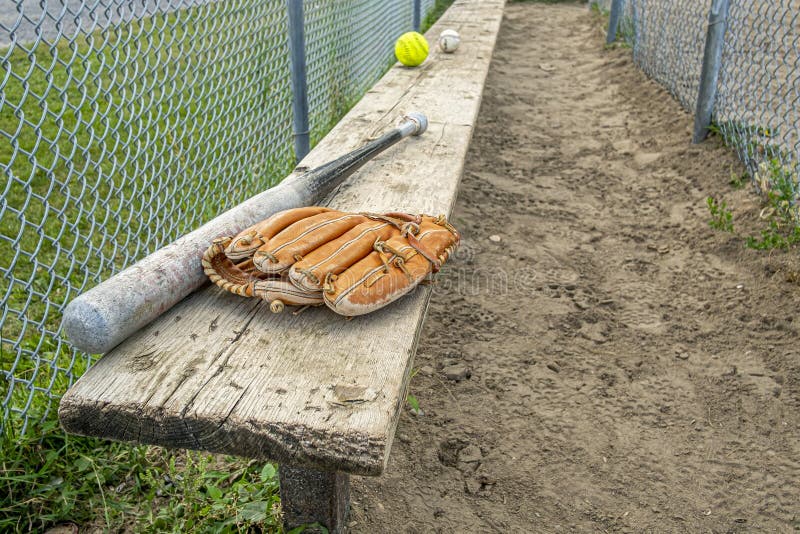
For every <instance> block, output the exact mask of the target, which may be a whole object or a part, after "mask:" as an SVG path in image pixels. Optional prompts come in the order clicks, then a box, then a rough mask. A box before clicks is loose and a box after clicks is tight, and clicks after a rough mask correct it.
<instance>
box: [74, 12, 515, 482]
mask: <svg viewBox="0 0 800 534" xmlns="http://www.w3.org/2000/svg"><path fill="white" fill-rule="evenodd" d="M502 8H503V1H502V0H493V1H481V2H477V1H475V2H466V1H460V2H457V3H456V4H455V5H454V6H453V7H452V8H451V9H450V10H449V11H448V12H447V13H446V14H445V16H444V17H443V18H442V19H441V20H440V21H439V23H438V24H437V25H436V26H434V27H433V28H432V29H431V30H430V31H429V35H428V37H429V40H430V41H431V42H432V44H433V43H434V42H435V38H436V36H438V34H439V32H440V31H441V30H442V29H444V28H446V27H454V28H456V29H458V30H459V32H460V33H461V35H462V46H461V48H460V49H459V51H458V52H457V53H456V54H452V55H447V56H445V55H444V54H441V53H439V52H438V51H434V52H433V53H432V57H431V59H429V61H428V63H426V64H425V66H424V67H422V68H419V69H406V68H401V67H396V68H393V69H392V70H391V71H390V72H389V73H388V74H387V75H386V76H385V77H384V78H383V79H382V80H381V81H380V82H379V83H378V84H377V85H376V86H375V87H374V88H373V89H372V90H371V91H370V92H369V93H368V94H367V95H366V96H365V97H364V99H362V100H361V102H359V104H357V105H356V107H354V108H353V110H351V111H350V113H348V115H347V116H346V117H345V118H344V119H343V120H342V121H341V122H340V123H339V125H337V127H336V128H334V130H333V131H332V132H331V133H330V134H329V135H328V136H327V137H326V138H325V139H324V140H323V141H322V142H321V143H320V144H319V145H318V146H317V147H316V148H315V149H314V150H313V151H312V152H311V153H310V154H309V155H308V157H306V159H305V160H304V161H303V165H306V166H308V167H314V166H317V165H319V164H321V163H323V162H325V161H328V160H330V159H332V158H333V157H335V156H337V155H339V154H341V153H344V152H346V151H348V150H351V149H353V148H355V147H356V146H358V145H360V144H361V143H363V142H364V141H365V140H366V139H368V138H370V137H372V136H374V135H376V134H378V133H379V132H380V131H382V130H384V129H385V128H386V127H387V126H389V125H391V124H392V123H393V122H394V121H395V120H396V119H397V117H398V116H399V115H400V114H401V113H402V112H406V111H412V110H419V111H422V112H423V113H426V114H427V115H428V118H429V121H430V126H429V130H428V132H427V133H426V134H425V135H424V136H422V137H420V138H412V139H409V140H407V141H405V142H404V143H403V144H401V145H399V146H398V147H395V148H393V149H391V150H390V151H388V152H387V153H385V154H384V155H382V156H380V157H378V158H377V159H376V160H374V161H373V162H371V163H369V164H368V165H367V166H365V167H364V168H363V169H362V170H361V171H360V172H359V173H357V174H356V175H355V176H354V177H352V178H351V179H350V180H349V181H347V182H346V183H345V184H343V185H342V186H341V187H340V188H339V190H338V191H337V192H335V193H334V194H333V195H332V196H331V197H330V198H329V199H328V203H329V205H331V206H333V207H336V208H340V209H347V210H366V209H369V210H374V211H383V210H407V211H411V212H425V213H431V214H438V213H449V212H450V208H451V206H452V204H453V202H454V200H455V196H456V191H457V187H458V182H459V179H460V176H461V171H462V167H463V163H464V158H465V154H466V150H467V146H468V144H469V140H470V136H471V134H472V128H473V125H474V123H475V118H476V116H477V112H478V107H479V105H480V97H481V92H482V88H483V82H484V79H485V76H486V72H487V70H488V65H489V60H490V57H491V53H492V49H493V46H494V41H495V36H496V34H497V31H498V29H499V24H500V19H501V16H502ZM428 297H429V290H428V289H426V288H420V289H418V290H417V291H415V292H414V293H413V294H411V295H409V296H407V297H405V298H403V299H401V300H400V301H398V302H397V303H394V304H392V305H391V306H389V307H387V308H385V309H383V310H381V311H379V312H376V313H373V314H370V315H368V316H364V317H360V318H356V319H354V320H352V321H348V320H346V319H344V318H342V317H339V316H337V315H335V314H333V313H332V312H330V311H329V310H327V309H326V308H318V309H313V310H308V311H306V312H305V313H303V314H301V315H299V316H292V315H291V314H288V313H284V314H281V315H273V314H272V313H270V312H269V309H268V306H266V304H265V303H260V302H257V301H254V300H246V299H242V298H239V297H236V296H233V295H227V294H224V293H222V292H221V291H220V290H218V289H217V288H214V287H207V288H205V289H203V290H201V291H198V292H196V293H194V294H193V295H191V296H189V297H187V298H186V299H185V300H184V301H182V302H181V303H180V304H178V305H177V306H176V307H174V308H173V309H172V310H170V311H169V312H167V313H166V314H165V315H163V316H162V317H160V318H159V319H158V320H156V321H154V322H153V323H151V324H150V325H148V326H147V327H146V328H144V329H142V330H140V331H139V332H137V333H136V334H134V335H133V336H131V337H130V338H129V339H128V340H127V341H126V342H124V343H123V344H122V345H120V346H119V347H117V348H116V349H114V350H113V351H112V352H111V353H109V354H107V355H106V356H105V357H103V358H102V359H101V360H100V361H99V362H98V363H97V364H96V365H95V366H94V367H92V368H91V369H90V370H89V371H88V372H87V373H86V374H85V375H84V376H83V377H82V378H81V379H80V380H79V381H78V382H77V383H76V384H75V385H74V386H73V387H72V388H71V389H70V391H69V392H68V393H67V394H66V395H65V396H64V397H63V399H62V401H61V407H60V411H59V413H60V417H61V421H62V424H63V425H64V427H65V429H67V430H68V431H70V432H74V433H79V434H87V435H93V436H101V437H107V438H111V439H118V440H127V441H137V442H141V443H152V444H159V445H165V446H171V447H185V448H191V449H203V450H210V451H215V452H224V453H228V454H237V455H241V456H247V457H254V458H269V459H272V460H277V461H278V462H284V463H287V464H290V465H293V466H308V467H313V468H318V469H323V470H336V471H344V472H350V473H356V474H368V475H376V474H379V473H380V472H381V471H382V470H383V469H384V466H385V463H386V459H387V458H388V454H389V449H390V447H391V441H392V437H393V435H394V429H395V426H396V424H397V420H398V414H399V411H400V409H401V407H402V404H403V402H404V399H405V391H406V386H407V380H408V375H409V371H410V369H411V365H412V362H413V355H414V351H415V348H416V341H417V336H418V333H419V330H420V327H421V324H422V320H423V318H424V312H425V308H426V306H427V302H428Z"/></svg>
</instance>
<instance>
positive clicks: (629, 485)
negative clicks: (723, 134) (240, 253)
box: [351, 3, 800, 533]
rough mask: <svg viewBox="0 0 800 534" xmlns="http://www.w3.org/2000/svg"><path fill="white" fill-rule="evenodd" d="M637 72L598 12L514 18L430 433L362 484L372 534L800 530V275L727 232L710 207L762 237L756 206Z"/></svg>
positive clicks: (429, 347) (477, 147)
mask: <svg viewBox="0 0 800 534" xmlns="http://www.w3.org/2000/svg"><path fill="white" fill-rule="evenodd" d="M630 56H631V54H630V50H624V49H621V50H605V49H604V47H603V45H602V35H601V33H600V30H599V27H598V22H597V21H596V20H595V19H593V18H592V17H591V16H590V14H589V13H588V12H587V10H586V8H585V6H578V5H577V4H576V5H564V4H560V5H559V4H556V5H548V4H539V3H524V4H509V5H508V7H507V12H506V17H505V20H504V23H503V27H502V31H501V33H500V36H499V38H498V43H497V48H496V51H495V56H494V60H493V63H492V67H491V71H490V74H489V78H488V83H487V86H486V90H485V95H484V101H483V106H482V109H481V113H480V118H479V121H478V127H477V129H476V132H475V136H474V139H473V143H472V146H471V149H470V154H469V158H468V161H467V165H466V170H465V173H464V177H463V182H462V186H461V193H460V196H459V199H458V204H457V206H456V208H455V213H454V221H455V222H456V224H457V226H458V227H459V228H460V229H461V230H462V231H463V234H464V237H465V245H464V247H463V249H462V251H461V252H460V253H459V255H458V257H457V258H456V259H455V260H454V261H453V262H452V263H451V264H449V265H448V266H447V268H446V269H445V271H446V273H442V274H443V276H442V279H441V280H440V283H439V287H438V288H437V290H436V291H435V293H434V296H433V300H432V302H431V306H430V312H429V315H428V319H427V321H426V324H425V328H424V332H423V335H422V339H421V341H420V345H419V352H418V354H417V358H416V362H415V367H416V369H417V370H418V371H419V372H418V374H417V375H416V376H415V377H414V379H413V381H412V385H411V391H412V393H413V394H414V395H415V396H416V397H417V398H418V399H419V402H420V406H421V408H422V410H423V412H424V413H423V414H422V415H419V416H414V415H412V414H410V413H408V412H406V413H404V414H403V417H402V420H401V422H400V426H399V428H398V431H397V439H396V440H395V444H394V447H393V450H392V454H391V459H390V461H389V466H388V469H387V471H386V473H385V474H384V476H382V477H379V478H356V479H354V481H353V485H354V491H353V502H352V514H351V518H352V522H351V531H353V532H359V533H360V532H363V533H372V532H458V533H462V532H565V531H584V532H587V531H588V532H596V531H598V532H604V531H608V532H641V531H652V532H751V531H781V532H786V531H790V530H795V529H800V504H799V503H800V484H799V483H798V481H799V480H800V439H799V438H800V432H798V429H799V428H800V427H799V426H798V425H799V424H800V346H798V344H797V341H796V340H797V329H798V323H799V321H796V320H795V315H796V313H797V310H798V309H800V287H798V283H797V280H798V279H800V276H798V274H797V273H798V270H800V262H799V261H798V260H797V256H796V251H795V252H793V253H783V252H772V253H770V252H757V251H753V250H749V249H746V248H744V247H743V246H742V240H741V239H738V238H734V237H731V236H729V235H727V234H722V233H719V232H717V231H714V230H711V229H710V228H709V225H708V218H709V215H708V209H707V207H706V205H705V199H706V197H707V196H708V195H722V196H724V197H725V198H727V199H728V200H729V203H730V204H731V205H733V206H734V213H735V217H736V219H735V220H736V222H737V224H744V225H745V226H747V225H748V224H750V223H752V224H755V219H756V218H757V217H756V216H755V215H753V214H754V213H757V212H758V202H759V201H758V198H757V197H756V196H754V195H753V193H752V192H751V191H733V189H731V187H730V186H729V185H728V182H729V179H730V174H731V171H732V170H733V171H734V172H741V170H742V169H741V167H740V166H739V164H738V163H737V160H736V159H735V157H734V156H733V154H732V153H730V152H729V151H728V150H727V149H725V148H723V147H721V146H720V143H719V142H718V141H714V140H710V141H708V142H706V143H704V144H702V145H700V146H692V145H690V144H689V139H690V131H691V124H692V118H691V116H690V115H689V114H687V113H686V112H684V111H683V110H682V109H681V108H680V106H679V105H678V103H677V102H675V101H674V100H673V99H672V98H671V97H670V96H669V94H668V93H667V92H666V91H665V90H664V89H663V88H661V87H660V86H659V85H657V84H656V83H655V82H652V81H650V80H648V79H647V78H646V77H645V76H644V75H643V74H642V73H641V72H640V71H638V70H637V69H636V68H635V67H634V65H633V63H632V61H631V57H630ZM490 236H496V237H495V240H492V239H490ZM497 237H499V238H500V240H499V242H498V241H496V239H497ZM495 271H497V272H495ZM465 368H466V370H468V371H469V373H470V375H471V376H469V378H464V379H463V380H460V381H457V380H452V378H456V376H455V375H458V374H459V372H460V373H462V374H463V372H464V370H465ZM448 375H449V376H450V377H449V378H448Z"/></svg>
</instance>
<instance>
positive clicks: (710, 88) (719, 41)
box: [692, 0, 729, 143]
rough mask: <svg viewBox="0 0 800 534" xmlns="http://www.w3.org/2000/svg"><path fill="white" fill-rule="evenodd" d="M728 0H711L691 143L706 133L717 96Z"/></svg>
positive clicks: (703, 137)
mask: <svg viewBox="0 0 800 534" xmlns="http://www.w3.org/2000/svg"><path fill="white" fill-rule="evenodd" d="M728 7H729V2H728V0H713V2H712V3H711V10H710V11H709V13H708V33H707V34H706V48H705V50H704V51H703V71H702V72H701V74H700V89H699V91H698V93H697V109H696V112H695V115H694V134H693V135H692V143H699V142H700V141H702V140H703V139H705V138H706V136H707V135H708V127H709V126H710V125H711V113H712V112H713V111H714V100H715V99H716V97H717V80H718V79H719V68H720V65H721V64H722V45H723V44H724V42H725V29H726V28H727V26H728Z"/></svg>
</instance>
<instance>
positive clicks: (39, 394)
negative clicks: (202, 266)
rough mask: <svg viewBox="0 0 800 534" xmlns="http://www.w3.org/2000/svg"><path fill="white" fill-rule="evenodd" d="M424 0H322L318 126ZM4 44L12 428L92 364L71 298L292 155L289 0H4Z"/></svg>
mask: <svg viewBox="0 0 800 534" xmlns="http://www.w3.org/2000/svg"><path fill="white" fill-rule="evenodd" d="M414 1H415V0H403V1H389V0H352V1H347V2H325V1H322V0H307V1H306V2H305V4H304V10H305V14H304V16H305V19H306V24H305V33H306V43H307V45H306V56H307V62H308V88H309V109H310V124H311V131H312V141H316V140H319V139H320V138H321V137H322V136H323V135H324V134H325V133H326V132H327V131H328V130H329V129H330V128H331V127H332V126H333V125H334V124H335V123H336V122H337V121H338V120H339V119H340V118H341V117H342V115H343V114H344V113H345V112H346V111H347V110H348V109H349V108H350V106H352V104H353V103H355V102H356V101H357V100H358V99H359V98H360V97H361V95H363V93H364V92H365V91H366V90H367V89H368V88H369V87H370V86H372V85H373V84H374V83H375V82H376V81H377V80H378V78H380V77H381V76H382V75H383V73H384V72H385V71H386V70H387V69H388V68H389V66H390V65H391V64H392V63H393V61H394V56H393V43H394V41H395V39H396V38H397V37H398V36H399V35H400V34H402V33H403V32H406V31H410V30H412V29H413V22H414V21H413V3H414ZM440 3H441V2H440ZM421 4H422V5H421V13H420V15H421V17H422V18H423V19H424V18H425V17H426V15H428V14H429V13H431V12H432V10H433V9H434V8H435V7H437V6H434V2H433V1H431V0H426V1H424V2H422V3H421ZM439 7H441V6H439ZM0 60H1V61H2V65H3V73H2V74H1V75H0V167H1V168H2V173H3V177H4V185H3V187H2V193H0V271H1V272H2V275H3V281H2V285H0V298H2V311H1V312H0V313H1V314H2V315H0V372H1V373H2V377H1V378H0V406H1V407H2V419H1V420H0V429H3V428H5V429H6V430H8V431H12V432H25V430H26V428H27V427H28V426H30V423H32V422H33V423H36V422H37V421H40V420H42V418H44V417H45V416H46V415H47V413H48V412H49V411H50V410H51V409H52V407H53V401H54V400H55V399H57V398H58V397H59V396H60V394H61V393H63V392H64V391H65V390H66V388H67V387H68V386H69V384H71V383H72V381H73V380H74V379H75V378H77V377H78V376H80V374H81V373H82V372H83V371H84V370H85V369H86V368H87V367H88V366H89V365H91V363H92V357H91V356H90V355H87V354H82V353H79V352H76V351H75V350H73V349H72V348H71V347H70V346H69V344H68V343H67V342H66V340H65V339H64V338H63V336H62V332H61V326H60V323H61V312H62V310H63V309H64V307H65V306H66V304H67V303H68V302H69V301H70V300H71V299H72V298H74V297H75V296H77V295H78V294H80V293H82V292H84V291H85V290H87V289H89V288H90V287H92V286H94V285H96V284H97V283H99V282H100V281H101V280H104V279H106V278H108V277H109V276H110V275H112V274H113V273H115V272H117V271H119V270H120V269H123V268H125V267H127V266H129V265H131V264H132V263H134V262H135V261H136V260H138V259H140V258H142V257H144V256H145V255H147V254H149V253H151V252H153V251H155V250H156V249H158V248H160V247H162V246H164V245H166V244H167V243H169V242H171V241H173V240H175V239H176V238H178V237H179V236H181V235H183V234H185V233H186V232H188V231H190V230H191V229H193V228H196V227H197V226H199V225H200V224H202V223H204V222H206V221H208V220H209V219H211V218H213V217H214V216H215V215H217V214H219V213H221V212H223V211H225V210H227V209H229V208H231V207H233V206H234V205H236V204H238V203H240V202H242V201H244V200H245V199H247V198H248V197H250V196H252V195H253V194H255V193H257V192H260V191H262V190H264V189H266V188H268V187H270V186H272V185H274V184H275V183H277V181H278V180H280V178H282V177H283V176H285V175H286V174H287V173H288V172H289V171H290V170H291V168H292V166H293V164H294V160H295V158H294V152H293V132H292V102H293V98H294V95H293V93H292V84H291V65H290V53H289V45H288V36H287V2H286V1H285V0H224V1H214V0H1V1H0Z"/></svg>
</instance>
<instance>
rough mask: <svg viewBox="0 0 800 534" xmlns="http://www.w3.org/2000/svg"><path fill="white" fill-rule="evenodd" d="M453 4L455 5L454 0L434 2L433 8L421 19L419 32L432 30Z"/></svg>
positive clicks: (437, 0)
mask: <svg viewBox="0 0 800 534" xmlns="http://www.w3.org/2000/svg"><path fill="white" fill-rule="evenodd" d="M451 5H453V0H436V2H434V4H433V9H431V10H430V12H429V13H428V14H427V15H425V17H424V18H423V19H422V20H421V21H420V25H419V32H420V33H425V32H426V31H428V30H430V29H431V26H433V25H434V23H435V22H436V21H437V20H439V17H441V16H442V14H443V13H444V12H445V11H447V8H449V7H450V6H451Z"/></svg>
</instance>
